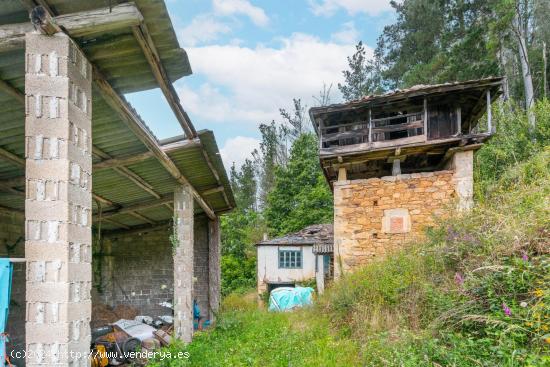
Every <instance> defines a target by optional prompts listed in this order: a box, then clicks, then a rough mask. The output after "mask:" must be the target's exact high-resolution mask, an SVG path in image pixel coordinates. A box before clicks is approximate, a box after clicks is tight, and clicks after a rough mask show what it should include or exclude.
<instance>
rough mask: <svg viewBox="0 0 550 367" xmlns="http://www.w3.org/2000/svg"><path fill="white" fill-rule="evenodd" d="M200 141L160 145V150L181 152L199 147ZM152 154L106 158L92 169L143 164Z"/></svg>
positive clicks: (148, 152) (152, 156)
mask: <svg viewBox="0 0 550 367" xmlns="http://www.w3.org/2000/svg"><path fill="white" fill-rule="evenodd" d="M200 146H201V144H200V140H199V139H198V138H196V139H193V140H187V139H186V140H183V141H178V142H175V143H170V144H166V145H161V148H162V150H163V151H164V152H165V153H170V152H173V151H181V150H185V149H190V148H194V147H200ZM154 157H155V156H154V154H153V152H151V151H147V152H144V153H141V154H135V155H132V156H127V157H121V158H107V159H104V160H103V161H101V162H99V163H95V164H94V166H93V168H94V170H96V171H99V170H103V169H109V168H116V167H123V166H129V165H132V164H136V163H140V162H143V161H145V160H147V159H150V158H154Z"/></svg>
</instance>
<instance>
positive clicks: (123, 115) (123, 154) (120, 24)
mask: <svg viewBox="0 0 550 367" xmlns="http://www.w3.org/2000/svg"><path fill="white" fill-rule="evenodd" d="M34 30H40V31H41V32H42V33H47V34H49V33H55V32H64V33H66V34H68V35H69V36H70V37H71V38H72V39H73V40H74V41H75V42H76V43H77V45H78V46H79V47H80V48H81V49H82V51H83V52H84V54H85V55H86V57H87V58H88V60H89V61H90V62H91V63H92V69H93V70H92V71H93V102H92V143H93V163H94V165H93V198H94V213H95V214H94V220H96V221H99V220H100V218H101V223H102V228H103V230H107V231H108V230H121V229H122V230H127V229H130V228H134V227H137V228H141V227H144V228H147V227H151V226H155V225H157V224H161V223H166V222H168V221H170V220H171V219H172V217H173V209H172V206H171V205H172V204H171V203H172V202H173V190H174V187H175V186H176V185H178V184H180V185H181V184H189V185H190V186H191V188H192V193H193V197H194V199H195V203H196V205H195V211H196V213H197V214H199V213H204V214H206V215H207V216H208V217H210V218H215V216H216V215H217V214H219V213H223V212H226V211H228V210H231V209H232V208H233V207H234V206H235V200H234V198H233V194H232V191H231V186H230V184H229V181H228V179H227V175H226V172H225V169H224V166H223V162H222V160H221V158H220V154H219V150H218V147H217V145H216V141H215V139H214V136H213V134H212V132H211V131H207V130H204V131H196V130H195V128H194V127H193V124H192V122H191V121H190V119H189V117H188V116H187V113H186V112H185V110H184V109H183V108H182V106H181V103H180V100H179V97H178V95H177V93H176V91H175V89H174V87H173V85H172V83H173V82H174V81H175V80H177V79H179V78H181V77H183V76H186V75H189V74H191V67H190V65H189V60H188V58H187V54H186V52H185V51H184V50H183V49H181V48H180V47H179V44H178V41H177V38H176V35H175V32H174V29H173V27H172V23H171V21H170V17H169V16H168V12H167V9H166V6H165V3H164V1H163V0H136V1H135V2H128V1H122V0H110V1H105V0H2V2H1V5H0V209H3V210H7V211H10V212H20V213H22V212H23V211H24V207H25V195H24V193H25V180H24V176H25V94H24V89H25V69H24V66H25V34H26V33H27V32H32V31H34ZM157 87H158V88H160V89H161V91H162V92H163V94H164V96H165V98H166V101H167V103H168V105H169V106H170V108H171V109H172V111H173V112H174V115H175V117H176V119H177V120H178V122H179V124H180V125H181V127H182V129H183V131H184V133H185V135H183V136H179V137H175V138H172V139H167V140H164V141H159V140H158V139H157V138H156V137H155V136H154V135H153V133H152V132H151V131H150V130H149V128H148V127H147V124H146V122H145V121H143V120H142V119H141V117H140V116H139V115H138V114H137V112H136V111H135V110H134V108H133V107H132V106H131V105H130V104H129V103H128V102H127V101H126V99H125V98H124V93H129V92H138V91H143V90H147V89H152V88H157Z"/></svg>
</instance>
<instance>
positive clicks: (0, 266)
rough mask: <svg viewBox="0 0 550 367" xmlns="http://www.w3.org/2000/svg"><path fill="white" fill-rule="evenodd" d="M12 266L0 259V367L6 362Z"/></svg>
mask: <svg viewBox="0 0 550 367" xmlns="http://www.w3.org/2000/svg"><path fill="white" fill-rule="evenodd" d="M11 274H12V264H11V262H10V260H9V259H6V258H0V358H1V359H0V366H3V365H4V361H5V360H6V355H5V350H6V337H5V334H4V332H5V331H6V323H7V322H8V310H9V307H10V291H11Z"/></svg>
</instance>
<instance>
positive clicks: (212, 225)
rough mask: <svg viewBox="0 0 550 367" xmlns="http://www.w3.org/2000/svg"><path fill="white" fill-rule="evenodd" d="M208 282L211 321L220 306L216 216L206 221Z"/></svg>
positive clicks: (219, 261) (219, 259)
mask: <svg viewBox="0 0 550 367" xmlns="http://www.w3.org/2000/svg"><path fill="white" fill-rule="evenodd" d="M208 284H209V288H208V292H209V295H208V300H209V302H210V315H209V317H210V320H211V321H212V322H213V321H214V320H215V317H216V314H217V313H218V310H219V308H220V298H221V246H220V220H219V219H218V218H216V219H215V220H209V221H208Z"/></svg>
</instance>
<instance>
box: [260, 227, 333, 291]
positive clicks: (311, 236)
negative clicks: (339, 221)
mask: <svg viewBox="0 0 550 367" xmlns="http://www.w3.org/2000/svg"><path fill="white" fill-rule="evenodd" d="M332 248H333V233H332V224H315V225H311V226H308V227H306V228H304V229H302V230H301V231H299V232H295V233H290V234H287V235H285V236H283V237H279V238H274V239H271V240H265V241H262V242H260V243H258V244H256V251H257V259H258V261H257V282H258V294H261V293H263V292H266V291H268V292H271V290H273V289H275V288H277V287H282V286H285V287H294V286H295V285H296V284H299V283H302V282H305V281H309V280H313V279H315V280H316V284H317V291H318V292H319V293H322V292H323V290H324V286H325V283H326V281H327V280H330V279H332V274H333V268H334V265H333V260H332V259H333V256H332Z"/></svg>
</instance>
